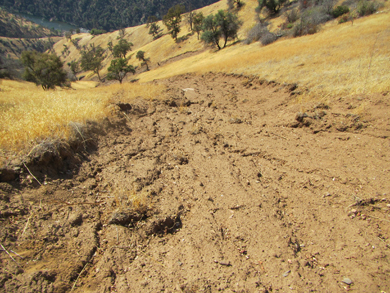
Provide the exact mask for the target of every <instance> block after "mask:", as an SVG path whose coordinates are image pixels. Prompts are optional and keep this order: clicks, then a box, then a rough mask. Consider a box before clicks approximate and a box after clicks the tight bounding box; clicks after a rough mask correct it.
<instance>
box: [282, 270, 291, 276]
mask: <svg viewBox="0 0 390 293" xmlns="http://www.w3.org/2000/svg"><path fill="white" fill-rule="evenodd" d="M290 273H291V271H290V270H288V271H287V272H285V273H284V274H283V277H287V276H288V275H289V274H290Z"/></svg>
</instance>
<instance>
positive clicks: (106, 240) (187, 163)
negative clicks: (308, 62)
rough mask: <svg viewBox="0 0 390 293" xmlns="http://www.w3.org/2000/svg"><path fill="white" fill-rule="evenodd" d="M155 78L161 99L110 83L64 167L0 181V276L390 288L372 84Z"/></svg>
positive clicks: (47, 288)
mask: <svg viewBox="0 0 390 293" xmlns="http://www.w3.org/2000/svg"><path fill="white" fill-rule="evenodd" d="M161 82H163V83H165V84H167V85H168V87H169V90H168V92H169V98H168V99H166V100H164V101H161V100H155V101H144V100H143V99H142V98H139V99H138V100H136V102H134V103H133V104H128V105H126V104H123V103H120V97H118V105H116V106H115V111H117V118H116V120H115V121H106V126H105V127H106V128H105V129H106V130H107V131H104V132H102V133H101V136H100V137H99V138H98V140H97V142H96V145H95V151H94V152H91V153H89V154H87V153H85V154H84V155H83V157H82V158H80V162H78V163H77V162H76V163H75V166H74V167H75V168H74V169H72V170H69V171H70V173H69V174H63V175H61V174H60V173H58V174H57V175H56V176H57V178H55V176H49V175H50V174H49V175H47V174H44V171H42V173H39V169H34V170H33V171H32V173H34V172H35V173H36V174H37V175H36V177H37V179H38V180H40V181H41V182H44V184H43V186H39V187H37V186H35V185H33V184H34V183H33V182H34V180H31V178H27V176H28V173H26V172H22V173H21V172H20V171H19V170H16V171H15V172H16V173H15V174H16V176H15V178H14V179H13V180H11V181H10V180H4V181H8V182H3V183H1V184H0V209H1V210H0V221H1V226H0V237H1V238H0V241H1V244H2V245H3V246H4V249H6V250H7V251H8V253H9V254H10V256H12V257H13V258H14V259H15V261H13V260H12V259H11V257H10V256H9V255H8V254H7V253H6V252H5V251H4V250H3V251H1V254H0V261H1V269H0V284H1V286H0V288H1V289H0V290H1V291H2V292H69V291H71V290H72V287H73V286H74V287H73V289H74V290H75V291H76V292H159V291H166V292H215V291H224V292H343V291H345V290H353V291H355V292H380V291H388V290H390V285H389V282H388V276H389V272H390V264H389V259H388V255H389V247H390V246H389V239H388V238H389V236H390V222H389V221H390V198H389V196H388V192H389V185H390V182H389V180H388V178H389V171H390V169H389V139H388V137H389V135H390V127H389V125H390V121H389V117H390V116H389V115H388V111H389V104H388V102H387V97H386V96H380V95H378V96H372V97H352V98H348V99H340V100H338V101H334V103H333V102H332V104H331V105H326V104H323V103H322V104H321V103H320V102H318V101H310V102H307V103H305V104H304V105H303V104H302V103H297V97H296V95H294V94H293V95H292V94H291V91H294V90H296V89H295V86H293V85H280V84H277V83H268V82H264V81H260V80H258V79H254V78H248V77H242V76H233V75H222V74H219V75H214V74H207V75H204V76H193V75H186V76H181V77H176V78H172V79H170V80H166V81H161ZM302 108H304V109H305V111H303V110H302ZM357 116H359V117H357ZM343 125H344V126H345V127H342V126H343ZM49 162H52V161H50V160H49ZM33 167H34V165H31V168H32V169H33ZM37 168H38V167H37ZM61 168H63V166H61ZM41 170H43V169H42V168H41ZM45 175H46V177H45ZM8 179H9V178H8ZM29 180H30V181H29ZM29 182H31V183H29Z"/></svg>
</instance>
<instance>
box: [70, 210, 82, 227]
mask: <svg viewBox="0 0 390 293" xmlns="http://www.w3.org/2000/svg"><path fill="white" fill-rule="evenodd" d="M68 221H69V224H70V225H71V226H72V227H74V226H80V225H81V224H82V223H83V214H82V213H74V214H71V215H70V216H69V220H68Z"/></svg>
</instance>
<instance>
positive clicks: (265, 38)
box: [260, 29, 277, 46]
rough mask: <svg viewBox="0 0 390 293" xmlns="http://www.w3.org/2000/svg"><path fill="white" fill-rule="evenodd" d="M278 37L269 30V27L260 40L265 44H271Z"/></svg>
mask: <svg viewBox="0 0 390 293" xmlns="http://www.w3.org/2000/svg"><path fill="white" fill-rule="evenodd" d="M276 39H277V37H276V35H275V34H273V33H271V32H269V31H268V29H267V31H265V32H264V34H263V35H262V36H261V38H260V42H261V44H262V45H263V46H266V45H269V44H271V43H273V42H275V41H276Z"/></svg>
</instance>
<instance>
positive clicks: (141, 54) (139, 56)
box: [135, 51, 150, 71]
mask: <svg viewBox="0 0 390 293" xmlns="http://www.w3.org/2000/svg"><path fill="white" fill-rule="evenodd" d="M135 57H136V58H137V59H138V60H139V61H142V63H141V66H144V65H146V70H147V71H149V66H148V63H149V62H150V57H149V58H145V52H144V51H138V52H137V55H136V56H135Z"/></svg>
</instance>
